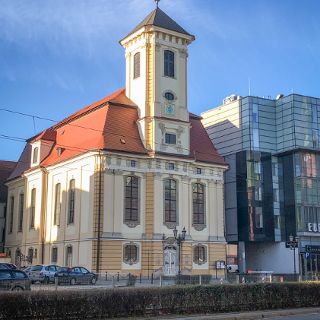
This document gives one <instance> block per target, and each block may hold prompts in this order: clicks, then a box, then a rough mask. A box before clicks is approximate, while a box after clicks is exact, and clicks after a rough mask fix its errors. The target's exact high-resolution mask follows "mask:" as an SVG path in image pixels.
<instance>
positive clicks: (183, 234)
mask: <svg viewBox="0 0 320 320" xmlns="http://www.w3.org/2000/svg"><path fill="white" fill-rule="evenodd" d="M186 233H187V231H186V228H185V227H183V229H182V240H184V239H185V238H186Z"/></svg>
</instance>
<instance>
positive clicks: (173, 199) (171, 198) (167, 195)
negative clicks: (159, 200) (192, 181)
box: [164, 179, 178, 223]
mask: <svg viewBox="0 0 320 320" xmlns="http://www.w3.org/2000/svg"><path fill="white" fill-rule="evenodd" d="M177 198H178V197H177V182H176V181H175V180H173V179H166V180H164V219H165V222H166V223H177V200H178V199H177Z"/></svg>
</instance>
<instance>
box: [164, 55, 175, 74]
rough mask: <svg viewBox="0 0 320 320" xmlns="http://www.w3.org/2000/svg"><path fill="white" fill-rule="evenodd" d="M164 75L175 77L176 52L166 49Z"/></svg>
mask: <svg viewBox="0 0 320 320" xmlns="http://www.w3.org/2000/svg"><path fill="white" fill-rule="evenodd" d="M164 75H165V76H166V77H171V78H174V52H172V51H170V50H164Z"/></svg>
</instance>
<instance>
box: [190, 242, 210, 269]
mask: <svg viewBox="0 0 320 320" xmlns="http://www.w3.org/2000/svg"><path fill="white" fill-rule="evenodd" d="M193 262H194V263H196V264H204V263H206V262H207V248H206V247H205V246H203V245H201V244H199V245H196V246H194V247H193Z"/></svg>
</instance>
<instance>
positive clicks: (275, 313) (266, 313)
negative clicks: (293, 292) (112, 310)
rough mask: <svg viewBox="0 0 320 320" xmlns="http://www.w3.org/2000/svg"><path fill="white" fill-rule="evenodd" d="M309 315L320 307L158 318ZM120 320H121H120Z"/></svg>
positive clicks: (243, 319)
mask: <svg viewBox="0 0 320 320" xmlns="http://www.w3.org/2000/svg"><path fill="white" fill-rule="evenodd" d="M299 314H303V315H308V314H320V307H317V308H297V309H276V310H261V311H250V312H239V313H238V312H232V313H219V314H217V313H215V314H207V315H201V314H198V315H190V316H181V315H167V316H157V317H156V318H157V319H175V320H192V319H197V320H256V319H268V318H272V317H278V316H292V315H299ZM134 319H135V320H143V319H155V317H144V318H134ZM119 320H120V319H119Z"/></svg>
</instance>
